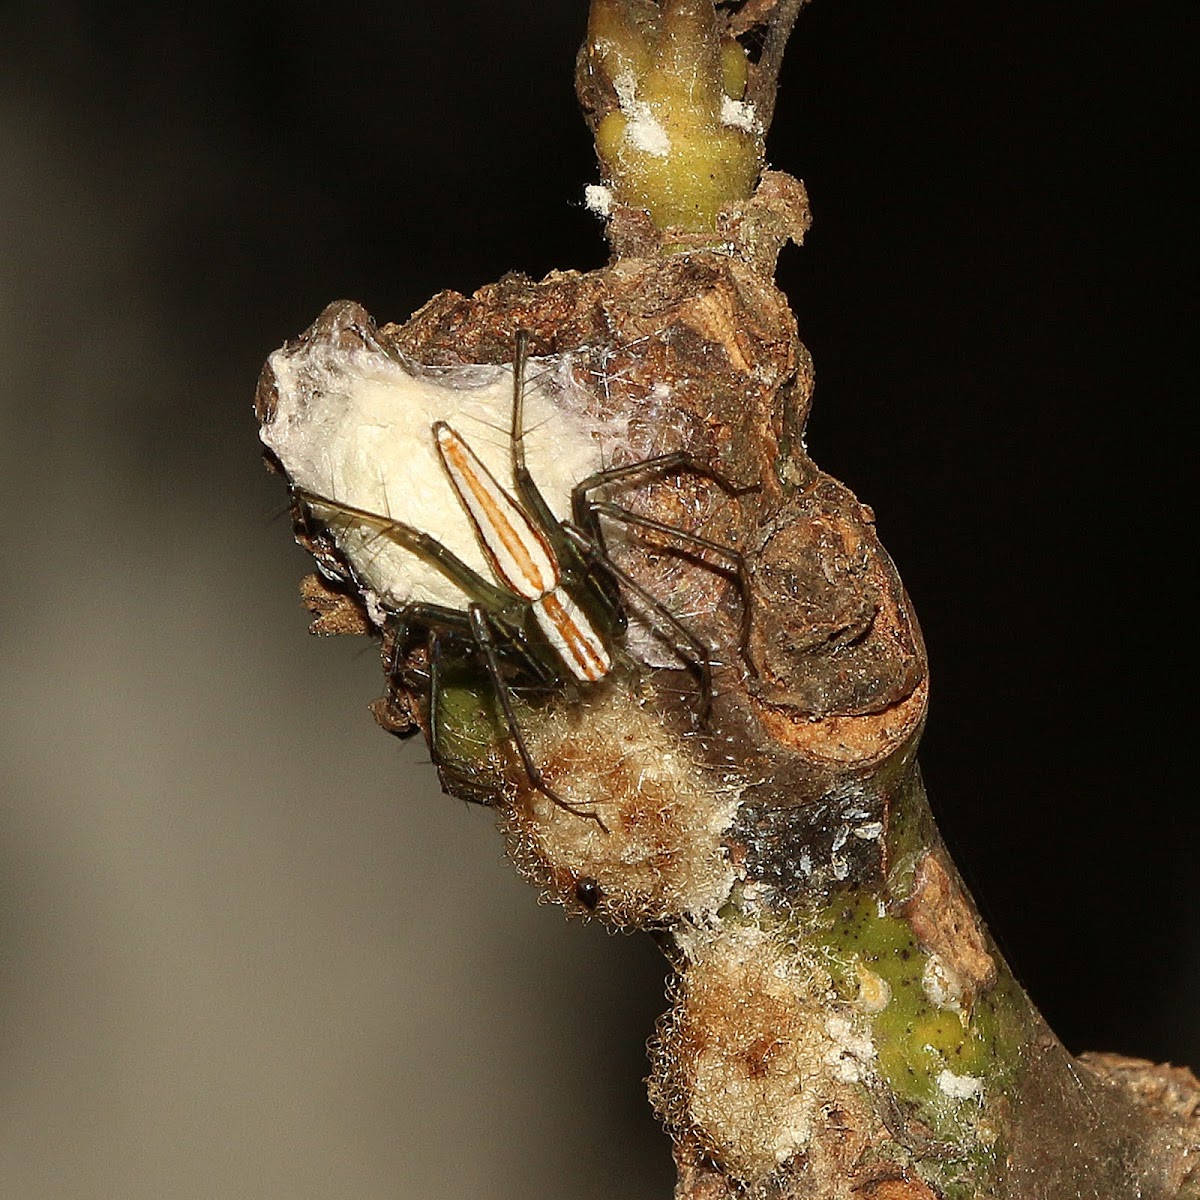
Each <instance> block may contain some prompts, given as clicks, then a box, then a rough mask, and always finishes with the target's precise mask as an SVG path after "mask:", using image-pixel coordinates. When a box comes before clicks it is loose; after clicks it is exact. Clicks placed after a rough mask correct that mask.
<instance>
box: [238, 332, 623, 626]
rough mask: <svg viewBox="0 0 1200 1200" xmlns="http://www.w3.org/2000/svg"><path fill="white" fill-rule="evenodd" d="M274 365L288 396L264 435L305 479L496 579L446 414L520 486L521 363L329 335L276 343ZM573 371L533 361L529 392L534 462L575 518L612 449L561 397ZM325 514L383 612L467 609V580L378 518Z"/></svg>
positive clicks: (295, 478)
mask: <svg viewBox="0 0 1200 1200" xmlns="http://www.w3.org/2000/svg"><path fill="white" fill-rule="evenodd" d="M269 365H270V368H271V370H272V371H273V372H274V375H275V383H276V390H277V394H278V400H277V402H276V405H275V411H274V413H273V414H272V416H271V419H270V420H269V421H267V422H266V423H265V424H264V425H263V428H262V431H261V437H262V440H263V442H264V443H265V445H266V446H267V447H268V448H269V449H270V450H271V451H272V452H273V453H274V454H275V456H276V458H278V460H279V462H280V464H281V465H282V467H283V469H284V470H285V471H286V473H287V476H288V478H289V480H290V481H291V482H292V484H293V485H294V486H296V487H297V488H300V489H302V490H305V491H309V492H314V493H316V494H318V495H321V496H326V497H328V498H329V499H331V500H337V501H340V502H341V503H343V504H348V505H353V506H355V507H357V508H360V509H365V510H367V511H369V512H372V513H377V514H379V515H380V516H383V517H387V518H390V519H392V520H395V521H402V522H404V523H405V524H408V525H411V526H413V527H414V528H416V529H418V530H420V531H422V532H424V533H428V534H430V535H431V536H433V537H434V538H436V539H437V540H438V541H439V542H441V543H442V544H443V545H444V546H446V547H447V548H448V549H450V550H452V551H453V552H454V553H455V554H456V555H457V556H458V557H459V558H460V559H462V560H463V561H464V562H466V563H467V565H468V566H470V567H473V568H474V569H475V570H476V571H478V572H479V573H480V574H481V575H483V576H484V578H486V579H489V580H491V579H492V578H493V576H492V573H491V571H490V569H489V565H488V563H487V561H486V560H485V558H484V555H483V553H482V551H481V550H480V547H479V544H478V539H477V537H476V534H475V530H474V529H473V528H472V525H471V522H470V520H469V519H468V517H467V514H466V513H465V512H464V511H463V506H462V505H461V504H460V503H459V501H458V498H457V497H456V496H455V494H454V491H453V489H452V488H451V486H450V481H449V479H448V478H447V475H446V469H445V467H444V465H443V463H442V460H441V458H440V456H439V454H438V450H437V444H436V439H435V437H434V434H433V424H434V422H435V421H439V420H440V421H446V422H448V423H449V424H450V425H452V426H453V427H454V429H455V430H457V431H458V432H459V433H460V434H461V435H462V436H463V437H464V438H465V439H467V441H468V442H469V443H470V446H471V448H472V449H473V450H474V451H475V453H476V454H477V455H478V456H479V458H480V459H481V460H482V461H483V463H484V464H485V465H486V467H487V469H488V470H489V471H490V472H491V473H492V475H494V476H495V478H496V479H497V480H498V481H499V482H500V484H501V485H502V486H503V487H504V488H506V489H509V490H510V491H511V490H512V486H513V477H512V462H511V457H510V437H509V430H510V425H511V413H512V393H513V384H512V372H511V368H510V367H504V366H466V367H457V368H447V369H432V368H425V367H422V366H420V365H419V364H416V363H410V362H407V361H405V360H402V359H399V358H394V357H392V356H391V355H389V354H386V353H384V352H383V351H382V350H381V349H374V348H367V347H358V348H354V349H347V348H343V347H342V346H339V345H337V344H336V339H329V340H326V339H322V338H320V337H316V338H313V339H312V340H309V341H305V342H301V343H299V344H297V345H292V346H286V347H284V348H283V349H281V350H277V351H276V352H275V353H274V354H273V355H271V358H270V360H269ZM569 374H570V364H569V360H568V359H567V358H566V357H564V358H563V359H560V360H532V361H531V362H530V365H529V369H528V380H527V384H526V389H525V430H526V437H525V444H526V457H527V461H528V465H529V468H530V470H531V472H532V474H533V477H534V478H535V479H536V480H537V482H538V486H539V487H540V488H541V490H542V493H543V495H544V496H545V498H546V501H547V503H548V504H549V505H550V508H551V509H552V510H553V511H554V513H555V514H556V515H557V516H559V517H560V518H561V517H565V516H567V515H568V514H569V509H570V496H571V489H572V488H573V487H574V486H575V484H576V483H578V482H579V481H580V480H581V479H583V478H585V477H586V476H588V475H589V474H591V473H592V472H594V471H596V470H598V469H599V468H600V467H601V465H602V463H603V456H604V449H605V448H604V446H603V445H602V443H601V432H602V431H601V430H600V429H599V428H597V427H596V426H595V425H592V424H589V423H588V421H587V419H586V418H585V417H584V416H583V415H582V414H581V411H580V410H581V408H582V405H580V404H578V403H576V404H575V405H574V407H573V408H572V406H570V405H568V406H566V407H564V406H562V405H561V404H560V403H558V400H559V398H560V397H561V396H562V394H563V392H564V391H565V390H567V389H570V388H572V387H573V386H574V385H573V384H571V383H570V382H569ZM319 515H321V516H323V517H328V519H329V521H330V525H331V527H332V528H334V529H335V530H336V539H337V543H338V547H339V549H340V550H341V551H342V553H343V554H344V555H345V556H346V559H347V561H348V562H349V563H350V564H351V566H352V567H353V569H354V571H355V573H356V575H357V576H358V579H359V581H360V583H361V584H362V586H363V588H364V591H365V599H366V601H367V604H368V608H369V609H370V611H371V615H372V618H373V619H375V620H376V621H380V620H381V618H382V609H384V608H394V607H396V606H397V605H399V604H401V603H404V602H406V601H415V602H417V603H432V604H441V605H445V606H447V607H451V608H460V609H461V608H463V607H465V602H466V597H465V595H464V593H463V592H462V591H461V589H460V588H459V587H458V586H457V585H456V584H455V583H452V582H451V581H450V580H449V579H447V578H446V576H445V575H444V574H442V573H441V572H440V571H439V570H437V569H436V568H435V567H433V566H431V565H430V564H428V563H426V562H424V561H422V560H421V559H420V558H418V557H417V556H416V555H415V554H413V553H412V552H411V551H409V550H406V549H404V548H403V547H401V546H399V545H397V544H396V542H395V541H394V540H390V539H389V538H388V537H387V535H386V533H384V532H381V531H380V529H379V528H378V527H375V526H370V525H368V524H366V523H365V522H361V521H354V520H353V519H346V520H343V519H339V518H338V517H337V516H336V514H332V513H331V514H326V513H321V514H319Z"/></svg>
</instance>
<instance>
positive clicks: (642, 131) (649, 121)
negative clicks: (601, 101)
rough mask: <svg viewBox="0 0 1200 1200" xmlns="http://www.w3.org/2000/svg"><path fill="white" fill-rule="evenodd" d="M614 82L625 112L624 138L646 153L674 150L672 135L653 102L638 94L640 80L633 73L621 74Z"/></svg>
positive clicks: (664, 154) (662, 154)
mask: <svg viewBox="0 0 1200 1200" xmlns="http://www.w3.org/2000/svg"><path fill="white" fill-rule="evenodd" d="M613 86H614V87H615V88H616V92H617V101H618V103H619V104H620V106H621V112H622V113H623V114H624V116H625V121H626V125H625V140H626V141H627V142H628V143H629V144H630V146H632V147H633V148H634V149H635V150H640V151H641V152H642V153H643V154H649V155H651V156H652V157H654V158H666V157H667V155H668V154H670V153H671V139H670V137H669V136H668V134H667V131H666V129H664V128H663V125H662V122H661V121H659V119H658V118H657V117H656V116H655V115H654V111H653V110H652V109H651V107H650V105H649V104H647V103H646V102H645V101H644V100H639V99H638V98H637V81H636V80H635V79H634V77H633V76H632V75H630V74H621V75H618V76H617V78H616V79H615V80H613Z"/></svg>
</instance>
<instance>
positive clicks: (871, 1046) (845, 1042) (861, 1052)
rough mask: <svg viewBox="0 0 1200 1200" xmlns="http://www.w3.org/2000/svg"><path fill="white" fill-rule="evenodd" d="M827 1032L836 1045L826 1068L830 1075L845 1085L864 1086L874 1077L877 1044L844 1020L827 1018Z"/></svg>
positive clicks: (829, 1053) (828, 1054) (844, 1018)
mask: <svg viewBox="0 0 1200 1200" xmlns="http://www.w3.org/2000/svg"><path fill="white" fill-rule="evenodd" d="M825 1032H826V1034H827V1035H828V1036H829V1040H830V1041H831V1042H833V1046H832V1047H831V1048H830V1049H829V1051H828V1052H827V1053H826V1055H825V1065H826V1066H827V1067H829V1070H830V1073H831V1074H832V1075H833V1077H834V1078H835V1079H838V1080H840V1081H841V1082H842V1083H860V1082H861V1081H862V1080H863V1079H864V1078H865V1077H866V1076H867V1075H868V1074H870V1071H871V1064H872V1063H873V1061H874V1059H875V1043H874V1042H872V1041H871V1039H870V1038H869V1037H868V1036H867V1035H866V1034H865V1033H859V1032H858V1031H857V1030H856V1029H855V1028H854V1025H853V1024H852V1023H851V1022H850V1020H849V1019H848V1018H847V1017H843V1016H832V1017H828V1018H826V1020H825Z"/></svg>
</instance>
